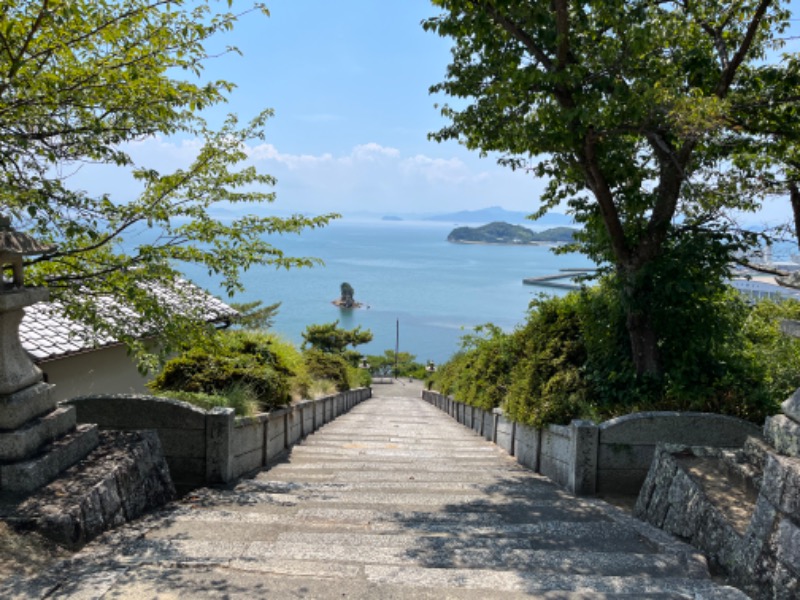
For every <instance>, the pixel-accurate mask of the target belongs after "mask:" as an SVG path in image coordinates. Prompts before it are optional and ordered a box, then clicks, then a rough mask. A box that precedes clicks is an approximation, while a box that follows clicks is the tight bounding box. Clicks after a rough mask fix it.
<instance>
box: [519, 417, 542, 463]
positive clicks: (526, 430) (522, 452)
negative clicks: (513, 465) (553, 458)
mask: <svg viewBox="0 0 800 600" xmlns="http://www.w3.org/2000/svg"><path fill="white" fill-rule="evenodd" d="M539 443H540V432H539V430H538V429H535V428H533V427H529V426H527V425H520V424H519V423H518V424H517V430H516V434H515V435H514V456H516V457H517V462H519V464H521V465H524V466H526V467H528V468H529V469H532V470H533V471H537V472H538V471H539Z"/></svg>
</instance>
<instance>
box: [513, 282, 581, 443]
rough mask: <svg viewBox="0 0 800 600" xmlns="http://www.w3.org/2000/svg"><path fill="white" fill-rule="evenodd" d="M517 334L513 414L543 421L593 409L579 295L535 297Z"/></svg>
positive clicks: (561, 420)
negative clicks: (585, 373)
mask: <svg viewBox="0 0 800 600" xmlns="http://www.w3.org/2000/svg"><path fill="white" fill-rule="evenodd" d="M512 337H513V339H514V341H513V344H512V345H513V347H514V354H515V360H514V361H513V366H512V368H511V371H510V374H509V382H510V384H509V389H508V394H507V395H506V398H505V402H504V407H505V409H506V411H507V412H508V414H509V416H510V417H511V418H512V419H514V420H515V421H519V422H522V423H525V424H528V425H534V426H536V427H541V426H542V425H544V424H546V423H565V422H569V420H570V419H572V418H574V417H575V416H579V415H580V416H585V415H586V414H587V413H589V412H591V410H590V407H589V406H588V402H587V398H588V397H589V392H588V387H587V383H586V380H585V378H584V376H583V372H584V365H585V363H586V347H585V345H584V343H583V339H582V335H581V328H580V296H578V295H577V294H574V295H570V296H566V297H564V298H549V299H542V300H536V301H534V302H533V303H532V308H531V311H530V313H529V315H528V321H527V323H526V324H525V326H524V327H522V328H521V329H518V330H517V331H515V332H514V334H513V336H512Z"/></svg>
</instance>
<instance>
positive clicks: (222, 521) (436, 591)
mask: <svg viewBox="0 0 800 600" xmlns="http://www.w3.org/2000/svg"><path fill="white" fill-rule="evenodd" d="M420 391H421V388H420V387H419V386H418V385H416V384H409V383H404V384H403V383H399V382H395V383H394V384H392V385H381V386H376V387H375V390H374V392H375V393H374V397H373V399H371V400H368V401H366V402H364V403H362V404H360V405H359V406H357V407H356V408H354V409H353V411H352V412H350V413H348V414H347V415H344V416H342V417H341V418H339V419H337V420H336V421H334V422H332V423H330V424H328V425H326V426H325V427H323V428H322V429H320V430H319V431H317V432H316V433H314V434H313V435H311V436H310V437H308V438H307V439H306V441H305V442H304V443H303V444H301V445H299V446H296V447H295V448H294V449H293V450H292V452H291V455H290V456H289V458H288V459H287V461H286V462H285V463H282V464H279V465H277V466H275V467H273V468H272V469H270V470H268V471H263V472H261V473H259V474H258V475H257V476H255V477H254V478H253V479H249V480H245V481H242V482H241V483H239V484H238V485H237V486H236V487H235V488H233V489H225V490H202V491H199V492H197V493H195V494H194V495H192V496H189V497H187V498H184V499H183V500H182V501H181V502H179V503H176V504H174V505H173V506H172V507H170V508H169V509H168V510H165V511H163V512H161V513H159V514H157V515H152V516H151V517H149V518H148V519H145V520H144V521H141V522H139V523H138V524H135V525H133V526H128V527H125V528H123V529H121V530H119V531H118V532H116V533H115V534H112V535H109V536H107V537H106V538H105V539H104V540H101V541H100V542H97V543H93V544H91V545H89V546H87V547H86V548H85V549H84V550H83V551H82V552H81V553H80V554H79V555H77V556H76V557H74V559H73V560H72V561H70V562H66V563H64V564H62V565H61V566H60V567H59V568H57V569H52V570H50V571H49V573H47V574H43V575H42V576H40V577H38V578H27V579H23V578H20V579H16V580H13V579H12V580H9V581H7V582H6V584H5V586H0V597H3V598H15V597H16V598H30V597H43V596H45V595H47V596H48V597H53V598H60V597H84V596H85V597H93V598H111V597H155V596H158V595H161V594H167V593H168V594H172V595H175V596H177V595H184V596H185V597H191V598H211V597H221V596H223V595H224V596H225V597H228V598H254V597H270V598H287V597H308V598H415V599H418V598H430V599H433V598H471V599H476V600H477V599H486V598H504V599H507V598H523V597H531V596H534V597H536V596H541V597H547V598H554V597H557V598H648V599H654V598H665V599H666V598H698V599H699V598H704V599H716V598H718V599H720V600H722V599H725V600H730V599H736V598H746V596H744V595H743V594H741V592H739V591H738V590H735V589H733V588H729V587H724V586H720V585H717V584H715V583H714V582H712V581H711V580H710V579H709V576H708V571H707V566H706V561H705V559H704V558H703V557H702V556H701V555H700V554H698V553H697V552H696V551H694V550H693V549H692V548H690V547H689V546H686V545H684V544H682V543H679V542H677V541H675V540H674V538H672V537H670V536H668V535H667V534H665V533H663V532H661V531H659V530H656V529H654V528H651V527H650V526H649V525H646V524H644V523H642V522H639V521H636V520H635V519H633V518H631V517H630V516H628V515H627V514H625V513H623V512H622V511H620V510H618V509H616V508H614V507H611V506H610V505H607V504H605V503H603V502H601V501H596V500H591V499H578V498H574V497H572V496H570V495H568V494H567V493H566V492H564V491H561V490H559V489H558V488H556V487H555V486H554V485H552V484H551V483H550V482H548V481H547V480H546V479H544V478H542V477H540V476H538V475H535V474H533V473H532V472H530V471H528V470H526V469H525V468H524V467H521V466H519V465H518V464H516V463H515V462H514V461H513V459H511V458H510V457H508V456H507V455H505V454H504V453H503V452H502V451H501V450H499V449H497V448H496V447H494V446H493V445H492V444H490V443H489V442H486V441H485V440H483V439H482V438H480V437H478V436H477V435H475V434H474V433H472V432H470V431H468V430H466V429H464V428H463V427H461V426H460V425H458V424H457V423H456V422H454V421H452V420H451V419H450V418H449V417H447V415H444V414H442V413H441V412H440V411H438V410H437V409H436V408H434V407H432V406H430V405H428V404H426V403H425V402H424V401H422V400H421V399H420V398H419V395H420Z"/></svg>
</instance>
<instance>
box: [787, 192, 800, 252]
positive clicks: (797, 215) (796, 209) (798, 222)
mask: <svg viewBox="0 0 800 600" xmlns="http://www.w3.org/2000/svg"><path fill="white" fill-rule="evenodd" d="M789 201H790V202H791V203H792V214H793V215H794V237H795V240H796V241H797V247H798V248H800V188H799V187H798V185H797V182H796V181H790V182H789Z"/></svg>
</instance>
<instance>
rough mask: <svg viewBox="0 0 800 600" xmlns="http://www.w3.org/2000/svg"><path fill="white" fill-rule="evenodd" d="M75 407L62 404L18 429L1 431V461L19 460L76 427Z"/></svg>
mask: <svg viewBox="0 0 800 600" xmlns="http://www.w3.org/2000/svg"><path fill="white" fill-rule="evenodd" d="M75 423H76V417H75V408H74V407H72V406H61V407H59V408H57V409H55V410H53V411H51V412H49V413H48V414H46V415H43V416H41V417H38V418H36V419H33V420H31V421H29V422H28V423H26V424H25V425H23V426H22V427H20V428H18V429H14V430H12V431H0V462H5V463H10V462H19V461H21V460H25V459H26V458H30V457H32V456H33V455H35V454H36V453H37V452H38V451H39V449H40V448H41V447H42V446H44V445H45V444H48V443H50V442H52V441H54V440H56V439H58V438H60V437H61V436H62V435H64V434H65V433H67V432H68V431H70V430H71V429H74V428H75Z"/></svg>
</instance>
